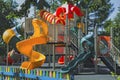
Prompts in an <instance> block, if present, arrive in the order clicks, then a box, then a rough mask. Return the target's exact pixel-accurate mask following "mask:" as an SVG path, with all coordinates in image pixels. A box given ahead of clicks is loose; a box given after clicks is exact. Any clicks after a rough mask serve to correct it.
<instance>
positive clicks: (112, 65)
mask: <svg viewBox="0 0 120 80" xmlns="http://www.w3.org/2000/svg"><path fill="white" fill-rule="evenodd" d="M100 45H101V46H100V52H101V54H106V53H109V52H108V45H109V43H107V42H106V40H102V41H100ZM100 58H101V61H103V63H104V64H105V65H106V66H107V67H108V68H109V70H110V71H112V72H115V71H116V73H117V74H120V71H118V69H120V67H119V66H118V64H117V63H116V62H115V61H114V60H113V57H112V56H111V55H108V56H104V55H103V56H101V57H100Z"/></svg>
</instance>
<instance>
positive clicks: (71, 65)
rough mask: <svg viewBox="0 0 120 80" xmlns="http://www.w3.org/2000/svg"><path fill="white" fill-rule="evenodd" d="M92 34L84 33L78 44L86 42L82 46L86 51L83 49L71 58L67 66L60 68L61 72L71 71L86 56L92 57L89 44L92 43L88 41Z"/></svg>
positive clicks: (86, 57) (83, 60)
mask: <svg viewBox="0 0 120 80" xmlns="http://www.w3.org/2000/svg"><path fill="white" fill-rule="evenodd" d="M92 36H93V35H92V34H89V35H86V36H85V37H83V38H82V39H81V42H80V44H83V43H84V42H85V43H86V44H85V45H84V47H85V48H86V51H85V50H83V52H82V53H79V54H78V55H77V57H75V58H74V59H73V60H71V61H70V62H69V63H68V65H67V66H65V67H63V68H62V69H61V72H62V73H69V72H71V71H72V70H73V69H74V68H75V67H76V66H77V64H78V63H82V62H85V61H86V60H87V59H88V58H90V57H92V54H91V53H92V52H91V50H90V47H91V48H93V46H92V45H91V44H92V43H91V42H90V41H89V39H91V38H92Z"/></svg>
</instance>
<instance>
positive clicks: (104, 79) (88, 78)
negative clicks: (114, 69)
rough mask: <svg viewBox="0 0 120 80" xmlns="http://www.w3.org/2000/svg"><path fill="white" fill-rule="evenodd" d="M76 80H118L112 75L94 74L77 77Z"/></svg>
mask: <svg viewBox="0 0 120 80" xmlns="http://www.w3.org/2000/svg"><path fill="white" fill-rule="evenodd" d="M74 80H116V79H115V78H114V77H112V76H111V75H106V74H104V75H101V74H94V75H75V76H74Z"/></svg>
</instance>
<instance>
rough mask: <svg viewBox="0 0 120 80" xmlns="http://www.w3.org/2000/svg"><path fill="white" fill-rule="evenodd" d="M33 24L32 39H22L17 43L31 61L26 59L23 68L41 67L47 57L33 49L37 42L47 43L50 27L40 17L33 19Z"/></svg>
mask: <svg viewBox="0 0 120 80" xmlns="http://www.w3.org/2000/svg"><path fill="white" fill-rule="evenodd" d="M32 24H33V27H34V33H33V35H32V36H31V37H30V39H26V40H22V41H20V42H18V43H17V44H16V47H17V49H18V51H19V52H20V53H21V54H24V55H25V56H27V57H28V58H29V61H24V62H23V63H22V64H21V68H22V69H34V68H38V67H40V66H41V65H42V64H43V63H44V62H45V59H46V57H45V56H44V55H43V54H42V53H39V52H36V51H34V50H33V47H34V46H35V45H37V44H46V43H47V41H48V38H47V35H48V27H47V24H46V23H45V22H43V21H42V20H38V19H33V20H32Z"/></svg>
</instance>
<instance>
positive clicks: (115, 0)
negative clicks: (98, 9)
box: [109, 0, 120, 19]
mask: <svg viewBox="0 0 120 80" xmlns="http://www.w3.org/2000/svg"><path fill="white" fill-rule="evenodd" d="M111 3H112V4H113V7H114V8H115V9H114V11H113V12H112V13H111V14H110V17H109V19H110V18H111V19H113V18H114V17H115V16H116V14H117V13H118V7H120V0H111Z"/></svg>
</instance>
